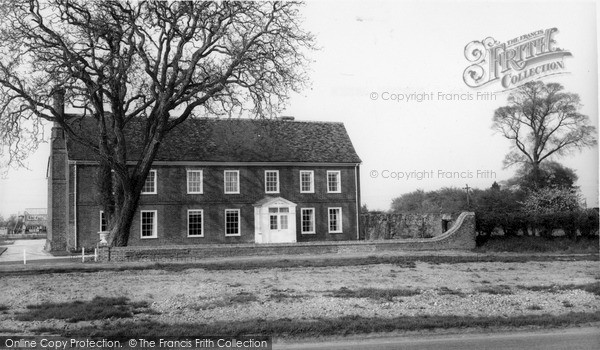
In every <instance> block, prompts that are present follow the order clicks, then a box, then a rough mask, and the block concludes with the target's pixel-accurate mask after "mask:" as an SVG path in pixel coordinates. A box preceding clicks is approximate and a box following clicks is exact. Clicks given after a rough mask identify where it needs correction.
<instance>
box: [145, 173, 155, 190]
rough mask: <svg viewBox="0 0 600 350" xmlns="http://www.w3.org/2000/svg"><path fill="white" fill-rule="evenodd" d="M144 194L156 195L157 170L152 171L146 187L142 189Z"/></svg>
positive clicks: (147, 178)
mask: <svg viewBox="0 0 600 350" xmlns="http://www.w3.org/2000/svg"><path fill="white" fill-rule="evenodd" d="M142 194H156V170H150V172H149V173H148V177H146V182H144V187H142Z"/></svg>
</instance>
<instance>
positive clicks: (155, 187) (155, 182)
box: [141, 169, 158, 194]
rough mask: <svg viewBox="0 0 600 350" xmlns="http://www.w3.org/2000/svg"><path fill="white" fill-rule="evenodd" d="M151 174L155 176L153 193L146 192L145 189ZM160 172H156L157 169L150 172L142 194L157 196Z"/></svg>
mask: <svg viewBox="0 0 600 350" xmlns="http://www.w3.org/2000/svg"><path fill="white" fill-rule="evenodd" d="M150 174H153V176H154V178H153V181H152V188H153V190H152V192H145V191H144V188H145V187H146V183H147V182H148V177H149V176H150ZM157 180H158V172H157V171H156V169H150V171H149V172H148V176H146V180H144V186H143V187H142V192H141V194H157V193H158V181H157Z"/></svg>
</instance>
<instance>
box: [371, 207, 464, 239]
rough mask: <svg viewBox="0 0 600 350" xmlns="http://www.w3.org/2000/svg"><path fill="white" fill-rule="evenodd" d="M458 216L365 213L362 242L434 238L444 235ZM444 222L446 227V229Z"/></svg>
mask: <svg viewBox="0 0 600 350" xmlns="http://www.w3.org/2000/svg"><path fill="white" fill-rule="evenodd" d="M457 217H458V215H454V216H452V215H449V214H435V213H423V214H414V213H410V214H407V213H398V214H385V213H376V212H375V213H373V212H371V213H363V214H362V215H361V229H360V239H361V240H382V239H407V238H433V237H437V236H439V235H441V234H443V233H444V232H445V231H446V230H448V229H449V228H450V227H451V226H452V224H453V223H454V222H455V221H456V219H457ZM444 221H445V222H446V225H447V226H446V227H444Z"/></svg>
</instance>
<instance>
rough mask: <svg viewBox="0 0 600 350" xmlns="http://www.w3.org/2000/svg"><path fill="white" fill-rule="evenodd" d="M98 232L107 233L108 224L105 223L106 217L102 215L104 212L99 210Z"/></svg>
mask: <svg viewBox="0 0 600 350" xmlns="http://www.w3.org/2000/svg"><path fill="white" fill-rule="evenodd" d="M100 231H108V224H107V223H106V215H104V210H100Z"/></svg>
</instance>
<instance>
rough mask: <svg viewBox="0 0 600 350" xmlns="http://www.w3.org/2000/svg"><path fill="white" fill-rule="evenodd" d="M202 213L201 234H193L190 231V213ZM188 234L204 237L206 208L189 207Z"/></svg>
mask: <svg viewBox="0 0 600 350" xmlns="http://www.w3.org/2000/svg"><path fill="white" fill-rule="evenodd" d="M192 213H200V234H199V235H193V234H191V233H190V214H192ZM187 236H188V237H191V238H195V237H204V209H188V210H187Z"/></svg>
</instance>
